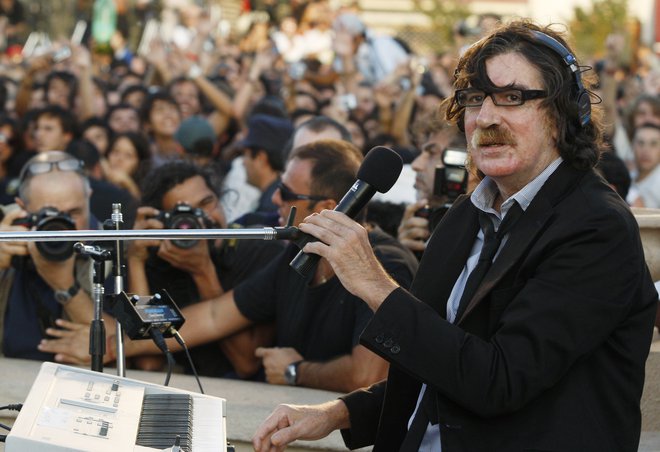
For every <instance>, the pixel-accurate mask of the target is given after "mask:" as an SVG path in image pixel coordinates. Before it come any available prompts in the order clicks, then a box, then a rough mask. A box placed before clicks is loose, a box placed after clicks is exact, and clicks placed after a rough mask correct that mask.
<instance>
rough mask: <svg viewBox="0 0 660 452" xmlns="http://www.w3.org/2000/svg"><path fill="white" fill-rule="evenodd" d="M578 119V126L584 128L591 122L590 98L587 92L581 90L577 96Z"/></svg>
mask: <svg viewBox="0 0 660 452" xmlns="http://www.w3.org/2000/svg"><path fill="white" fill-rule="evenodd" d="M577 107H578V119H579V121H580V125H581V126H582V127H585V126H586V125H587V124H589V121H590V120H591V98H590V97H589V92H588V91H587V90H585V89H582V90H580V91H579V92H578V94H577Z"/></svg>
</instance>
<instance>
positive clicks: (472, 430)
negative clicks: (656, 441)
mask: <svg viewBox="0 0 660 452" xmlns="http://www.w3.org/2000/svg"><path fill="white" fill-rule="evenodd" d="M580 72H581V69H580V67H579V66H578V65H577V62H576V61H575V59H574V57H573V55H572V53H571V52H570V51H569V50H568V48H567V45H566V43H565V41H564V40H563V38H562V37H561V36H560V35H559V34H558V33H556V32H554V31H552V30H551V29H549V28H544V29H541V28H539V27H537V26H535V25H533V24H531V23H528V22H514V23H511V24H509V25H507V26H504V27H502V28H500V29H498V30H496V31H494V32H493V33H492V34H491V35H489V36H488V37H486V38H484V39H482V40H480V41H479V42H478V43H476V44H475V45H474V46H472V47H471V48H470V49H468V50H467V51H466V53H465V54H464V56H463V57H462V58H461V60H460V62H459V64H458V69H457V72H456V80H455V88H456V93H455V95H454V96H453V97H452V98H451V99H449V101H448V102H449V105H448V112H447V117H448V119H450V120H454V121H456V122H457V124H458V125H459V127H461V128H463V129H464V130H465V132H466V138H467V141H468V150H469V153H470V157H471V163H472V165H474V167H476V169H477V170H478V171H479V173H480V175H481V176H483V180H482V182H481V183H480V185H479V186H478V187H477V188H476V189H475V191H474V192H473V193H472V194H471V195H470V196H466V197H463V198H461V199H459V200H457V201H456V202H455V204H454V206H453V208H452V209H451V210H450V211H449V212H448V213H447V214H446V215H445V217H444V218H443V220H442V222H441V223H440V224H439V225H438V227H437V228H436V229H435V231H434V234H433V236H432V237H431V239H430V242H429V244H428V246H427V248H426V251H425V254H424V257H423V258H422V261H421V264H420V267H419V271H418V273H417V275H416V278H415V281H414V283H413V285H412V288H411V290H410V292H408V291H405V290H403V289H401V288H400V287H398V286H397V285H396V284H395V283H393V282H392V281H391V279H389V278H387V277H386V275H385V274H384V273H383V271H382V270H381V269H380V268H379V266H378V264H377V263H376V262H375V260H374V259H373V257H372V255H371V253H370V251H369V249H368V247H367V246H365V243H366V242H365V240H364V236H365V234H364V231H363V229H362V228H360V227H359V226H358V225H356V224H355V223H354V222H353V221H351V220H350V219H348V218H347V217H346V216H345V215H342V214H340V213H337V212H333V211H324V212H321V213H320V214H318V215H312V216H310V217H308V218H307V219H306V220H305V222H304V223H302V224H301V226H300V228H301V230H302V231H304V232H306V233H309V234H312V235H314V236H316V237H318V238H319V239H320V241H319V242H315V243H311V244H308V245H307V246H306V247H305V248H304V249H305V251H307V252H312V253H317V254H320V255H321V256H323V257H324V258H326V259H327V260H328V261H329V262H330V263H331V265H332V267H333V269H334V271H335V273H336V274H337V276H338V277H339V278H340V280H341V281H342V284H344V286H345V287H346V288H347V289H348V290H349V291H351V292H352V293H353V294H355V295H357V296H359V297H361V298H362V299H363V300H365V301H366V302H367V303H368V304H369V306H370V307H371V308H372V309H373V310H374V311H375V314H374V317H373V319H372V320H371V322H370V324H369V325H368V326H367V328H366V329H365V330H364V332H363V334H362V336H361V343H362V344H363V345H365V346H366V347H367V348H369V349H370V350H372V351H374V352H376V353H377V354H379V355H380V356H383V357H384V358H386V359H387V360H388V361H389V362H390V364H391V365H390V372H389V374H388V379H387V382H386V383H385V382H381V383H379V384H376V385H374V386H372V387H370V388H368V389H364V390H360V391H357V392H353V393H351V394H349V395H347V396H344V397H342V398H341V399H340V400H336V401H332V402H328V403H326V404H324V405H320V406H305V407H297V406H287V405H282V406H280V407H278V408H277V409H276V410H275V412H274V413H273V414H272V415H271V416H270V417H269V418H268V419H267V420H266V421H265V422H264V423H263V424H262V426H261V427H260V428H259V430H258V431H257V433H256V434H255V437H254V445H255V449H257V450H268V447H270V446H271V445H273V446H275V447H274V449H277V450H279V447H281V446H282V445H284V444H286V443H288V442H290V441H292V440H294V439H298V438H302V439H314V438H319V437H322V436H325V435H327V434H328V433H329V432H331V431H332V430H334V429H338V428H341V429H342V434H343V435H344V439H345V441H346V444H347V445H348V446H349V447H352V448H353V447H360V446H366V445H369V444H374V446H375V447H374V450H375V451H379V450H387V451H390V450H406V451H412V450H423V451H440V450H442V451H443V452H453V451H481V450H484V451H500V450H501V451H509V450H556V451H603V450H618V451H621V450H625V451H634V450H637V447H638V443H639V434H640V429H641V414H640V407H639V403H640V398H641V394H642V389H643V384H644V365H645V361H646V357H647V355H648V351H649V347H650V342H651V335H652V328H653V320H654V316H655V312H656V308H657V302H658V295H657V292H656V291H655V289H654V287H653V284H652V282H651V279H650V276H649V273H648V269H647V267H646V265H645V263H644V256H643V251H642V247H641V243H640V238H639V231H638V228H637V224H636V222H635V219H634V218H633V216H632V214H631V213H630V211H629V209H628V208H627V206H626V205H625V204H624V203H623V202H622V201H621V199H620V198H619V196H618V195H616V193H615V192H614V191H612V190H611V189H610V188H609V187H608V186H607V185H606V183H605V182H604V181H603V180H602V179H601V178H600V177H599V176H598V175H597V174H596V173H595V172H594V171H593V169H592V168H593V166H594V165H595V163H596V161H597V160H598V141H599V140H598V139H599V135H600V132H599V123H598V115H597V114H595V113H594V115H593V117H592V116H591V113H592V112H591V105H590V101H589V93H588V92H587V91H586V87H588V83H587V82H586V81H585V82H583V81H582V78H581V74H580ZM585 85H587V86H586V87H585ZM480 224H481V225H482V226H481V229H480ZM494 229H495V230H497V232H494Z"/></svg>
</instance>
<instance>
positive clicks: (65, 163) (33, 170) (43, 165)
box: [19, 158, 83, 182]
mask: <svg viewBox="0 0 660 452" xmlns="http://www.w3.org/2000/svg"><path fill="white" fill-rule="evenodd" d="M55 167H57V169H58V170H59V171H75V172H77V173H81V174H82V169H83V162H82V161H80V160H77V159H74V158H71V159H66V160H59V161H57V162H32V163H29V164H28V165H26V166H25V167H24V168H23V170H22V171H21V175H20V177H19V179H20V181H21V182H23V181H24V180H25V179H26V178H27V177H28V176H36V175H37V174H46V173H50V172H51V171H53V168H55Z"/></svg>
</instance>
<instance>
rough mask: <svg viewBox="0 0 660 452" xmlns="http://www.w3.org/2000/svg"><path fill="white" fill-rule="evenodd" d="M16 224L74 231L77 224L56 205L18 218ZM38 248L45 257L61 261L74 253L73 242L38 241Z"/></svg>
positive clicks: (51, 229)
mask: <svg viewBox="0 0 660 452" xmlns="http://www.w3.org/2000/svg"><path fill="white" fill-rule="evenodd" d="M12 224H14V225H18V226H25V227H26V228H28V229H32V228H33V227H34V228H36V230H37V231H74V230H75V229H76V224H75V223H74V222H73V220H72V219H71V217H70V216H69V215H68V214H66V213H64V212H60V211H59V210H57V209H56V208H54V207H44V208H43V209H41V210H39V211H38V212H36V213H31V214H28V216H27V217H24V218H17V219H16V220H14V221H13V223H12ZM37 250H39V252H40V253H41V255H42V256H43V257H44V259H47V260H49V261H54V262H59V261H65V260H67V259H68V258H70V257H71V256H72V255H73V242H37Z"/></svg>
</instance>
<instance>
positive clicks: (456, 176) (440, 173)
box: [415, 148, 468, 218]
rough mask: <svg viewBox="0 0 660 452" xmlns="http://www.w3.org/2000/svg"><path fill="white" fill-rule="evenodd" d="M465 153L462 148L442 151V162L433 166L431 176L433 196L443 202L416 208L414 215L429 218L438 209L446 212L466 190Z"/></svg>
mask: <svg viewBox="0 0 660 452" xmlns="http://www.w3.org/2000/svg"><path fill="white" fill-rule="evenodd" d="M467 155H468V154H467V150H466V149H464V148H447V149H445V150H444V151H443V153H442V163H443V164H442V165H438V166H437V167H436V168H435V174H434V176H433V197H434V198H442V199H443V200H444V201H445V202H444V204H443V205H442V206H440V207H433V206H428V205H426V206H424V207H422V208H421V209H419V210H417V211H416V212H415V216H417V217H422V218H431V217H433V216H435V214H436V213H437V212H439V211H442V212H446V211H447V209H449V207H451V205H452V204H453V202H454V201H456V198H458V197H459V196H460V195H462V194H464V193H466V192H467V183H468V171H467V169H466V168H465V164H466V161H467Z"/></svg>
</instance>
